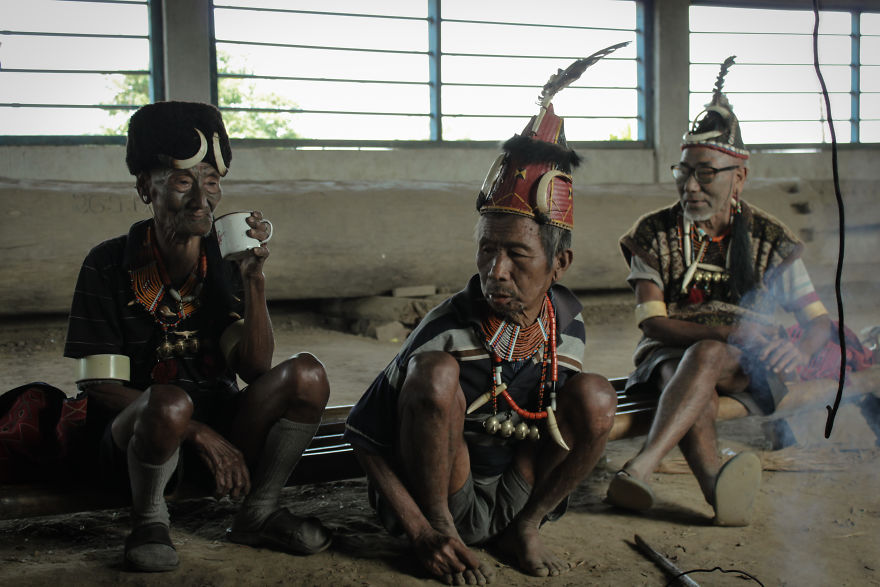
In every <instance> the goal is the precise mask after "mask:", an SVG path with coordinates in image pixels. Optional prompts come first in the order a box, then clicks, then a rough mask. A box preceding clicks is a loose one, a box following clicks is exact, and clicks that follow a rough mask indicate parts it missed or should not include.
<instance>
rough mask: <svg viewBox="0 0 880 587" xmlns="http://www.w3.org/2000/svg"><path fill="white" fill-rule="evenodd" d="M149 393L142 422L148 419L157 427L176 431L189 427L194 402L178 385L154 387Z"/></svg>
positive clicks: (142, 414)
mask: <svg viewBox="0 0 880 587" xmlns="http://www.w3.org/2000/svg"><path fill="white" fill-rule="evenodd" d="M147 392H148V393H149V394H150V395H149V398H148V399H147V405H146V407H145V408H144V411H143V412H141V418H139V419H140V420H142V419H144V418H148V419H149V420H150V421H151V422H153V423H155V424H157V425H160V426H162V427H165V428H172V429H176V430H179V429H181V428H184V429H185V428H186V426H187V425H189V420H190V418H192V413H193V402H192V399H191V398H190V397H189V395H188V394H187V393H186V392H185V391H183V389H181V388H179V387H177V386H176V385H152V386H150V388H149V389H148V390H147Z"/></svg>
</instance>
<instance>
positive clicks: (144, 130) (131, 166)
mask: <svg viewBox="0 0 880 587" xmlns="http://www.w3.org/2000/svg"><path fill="white" fill-rule="evenodd" d="M218 151H219V152H218ZM202 161H205V162H207V163H210V164H211V165H213V166H214V167H215V168H216V169H217V171H219V172H220V175H226V171H227V169H228V168H229V164H230V163H231V162H232V148H231V147H230V145H229V136H228V135H227V134H226V127H225V126H224V125H223V117H222V116H221V114H220V111H219V110H218V109H217V108H215V107H214V106H211V105H210V104H202V103H199V102H156V103H155V104H148V105H146V106H144V107H142V108H140V109H139V110H138V111H137V112H135V113H134V114H133V115H132V116H131V119H130V120H129V122H128V141H127V143H126V155H125V162H126V164H127V165H128V170H129V172H131V174H132V175H138V174H139V173H141V172H145V171H150V170H152V169H156V168H159V167H177V168H180V167H181V166H185V167H192V166H193V165H197V164H198V163H200V162H202Z"/></svg>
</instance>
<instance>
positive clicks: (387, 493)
mask: <svg viewBox="0 0 880 587" xmlns="http://www.w3.org/2000/svg"><path fill="white" fill-rule="evenodd" d="M354 454H355V456H356V457H357V460H358V462H359V463H360V465H361V467H363V469H364V471H365V472H366V473H367V477H368V478H369V479H370V480H371V481H372V482H373V483H374V484H375V485H376V488H377V489H378V490H379V493H381V494H382V497H383V498H384V499H385V501H387V502H388V505H390V506H391V509H392V510H393V511H394V513H395V515H397V518H398V519H399V520H400V523H401V524H402V526H403V530H404V532H406V535H407V536H408V537H409V539H410V540H415V539H416V537H418V536H420V535H422V534H423V533H425V532H426V531H428V530H430V529H431V524H430V523H429V522H428V519H427V518H425V515H424V514H423V513H422V510H421V508H420V507H419V504H417V503H416V501H415V500H414V499H413V497H412V495H411V494H410V492H409V490H407V488H406V487H405V486H404V485H403V482H402V481H401V480H400V477H398V476H397V473H395V472H394V470H393V469H392V468H391V465H390V464H389V463H388V461H387V459H385V458H384V457H381V456H379V455H377V454H373V453H370V452H367V451H365V450H363V449H361V448H358V447H355V449H354Z"/></svg>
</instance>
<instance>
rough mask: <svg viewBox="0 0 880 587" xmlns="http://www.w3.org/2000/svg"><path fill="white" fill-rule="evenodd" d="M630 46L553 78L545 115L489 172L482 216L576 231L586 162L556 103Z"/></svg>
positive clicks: (480, 202) (508, 145) (543, 99)
mask: <svg viewBox="0 0 880 587" xmlns="http://www.w3.org/2000/svg"><path fill="white" fill-rule="evenodd" d="M628 44H629V42H626V43H618V44H617V45H612V46H611V47H606V48H605V49H602V50H601V51H598V52H596V53H594V54H592V55H590V56H589V57H586V58H584V59H579V60H577V61H575V62H574V63H572V64H571V65H570V66H568V67H567V68H566V69H565V70H562V69H560V70H557V72H556V73H555V74H553V75H552V76H550V79H549V80H548V81H547V83H546V84H544V88H543V89H542V91H541V96H540V97H539V99H540V106H541V109H540V111H539V112H538V114H537V115H535V116H533V117H532V118H531V120H529V123H528V125H526V127H525V129H523V132H522V134H521V135H514V136H513V138H511V139H510V140H508V141H507V142H505V143H504V145H503V147H502V148H503V150H504V151H503V152H502V153H501V154H500V155H498V157H497V158H496V159H495V162H494V163H493V164H492V167H491V168H490V169H489V173H488V174H487V175H486V179H485V181H483V187H482V189H481V190H480V194H479V195H478V196H477V210H479V212H480V214H485V213H487V212H502V213H507V214H519V215H521V216H527V217H529V218H533V219H534V220H535V221H536V222H538V223H539V224H547V223H549V224H552V225H554V226H558V227H560V228H564V229H566V230H571V229H572V228H573V227H574V205H573V204H574V201H573V199H572V192H571V189H572V180H571V175H570V174H571V170H572V169H573V168H575V167H577V166H578V164H579V163H580V161H581V158H580V156H579V155H578V154H577V153H575V152H574V151H572V150H571V149H569V148H568V144H567V143H566V141H565V131H564V130H563V119H562V118H561V117H559V116H556V114H555V113H554V112H553V105H552V104H551V103H550V101H551V100H552V99H553V96H555V95H556V94H557V93H558V92H559V91H560V90H562V89H563V88H565V87H567V86H568V85H570V84H571V83H572V82H574V81H575V80H577V79H578V78H579V77H580V76H581V74H582V73H583V72H584V71H585V70H586V69H587V68H588V67H589V66H591V65H593V64H594V63H596V62H597V61H599V59H601V58H603V57H605V56H606V55H608V54H609V53H611V52H613V51H616V50H617V49H619V48H620V47H624V46H626V45H628Z"/></svg>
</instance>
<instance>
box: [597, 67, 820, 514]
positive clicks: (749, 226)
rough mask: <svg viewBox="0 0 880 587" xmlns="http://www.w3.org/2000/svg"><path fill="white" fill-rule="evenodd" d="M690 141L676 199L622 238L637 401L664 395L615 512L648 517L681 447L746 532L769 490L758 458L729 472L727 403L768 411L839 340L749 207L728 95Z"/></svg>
mask: <svg viewBox="0 0 880 587" xmlns="http://www.w3.org/2000/svg"><path fill="white" fill-rule="evenodd" d="M732 63H733V58H729V59H728V60H727V61H725V63H724V65H722V67H721V73H720V74H719V76H718V80H717V82H716V84H715V90H714V94H713V97H712V101H711V103H710V104H708V105H707V107H706V110H704V112H703V113H701V115H699V116H698V117H697V119H696V120H695V122H694V124H693V126H692V128H691V130H690V132H688V133H687V134H685V136H684V142H683V144H682V153H681V160H680V161H679V163H678V164H676V165H673V166H672V176H673V178H674V179H675V185H676V188H677V190H678V195H679V201H678V202H676V203H675V204H674V205H672V206H670V207H668V208H664V209H661V210H658V211H655V212H652V213H650V214H647V215H645V216H643V217H642V218H640V219H639V220H638V221H637V222H636V224H635V226H634V227H633V228H632V229H631V230H630V231H629V232H627V233H626V234H625V235H624V236H623V237H622V238H621V241H620V244H621V248H622V250H623V254H624V257H625V258H626V261H627V263H628V264H629V267H630V274H629V277H628V281H629V283H630V285H631V286H632V287H633V289H634V291H635V294H636V304H637V306H636V321H637V323H638V326H639V328H640V329H641V330H642V332H643V334H644V336H643V337H642V340H641V341H640V342H639V345H638V347H637V348H636V352H635V355H634V361H635V365H636V370H635V371H634V372H633V373H632V375H630V377H629V380H628V381H627V390H628V392H631V393H641V392H646V393H659V394H660V398H659V402H658V407H657V413H656V416H655V418H654V421H653V423H652V426H651V429H650V431H649V433H648V436H647V439H646V442H645V445H644V446H643V448H642V449H641V450H640V451H639V453H638V454H637V455H636V456H635V457H634V458H632V459H631V460H629V461H628V462H627V463H626V464H625V465H624V467H623V469H621V470H620V471H619V472H618V473H617V474H616V475H615V477H614V478H613V479H612V482H611V484H610V485H609V488H608V499H607V500H608V502H609V503H611V504H613V505H616V506H619V507H623V508H627V509H631V510H646V509H648V508H650V507H651V506H652V505H653V503H654V494H653V492H652V490H651V488H650V487H649V486H648V484H647V483H646V479H647V478H648V477H649V475H651V474H652V473H653V472H654V471H655V470H656V468H657V467H658V465H659V464H660V460H661V459H662V458H663V457H664V456H665V455H666V454H667V453H668V452H669V451H670V450H671V449H672V448H673V447H674V446H675V445H676V444H678V445H679V447H680V448H681V450H682V453H683V454H684V456H685V459H686V460H687V462H688V465H689V466H690V468H691V470H692V471H693V473H694V475H695V476H696V478H697V481H698V482H699V484H700V488H701V490H702V492H703V495H704V496H705V498H706V501H708V502H709V503H710V504H711V505H712V506H713V508H714V510H715V519H714V521H715V523H716V524H719V525H724V526H744V525H747V524H748V523H749V521H750V518H751V508H752V503H753V501H754V497H755V495H756V493H757V491H758V487H759V485H760V480H761V464H760V461H759V459H758V457H757V456H756V455H754V454H753V453H750V452H742V453H740V454H737V455H736V456H734V457H733V458H732V459H730V460H729V461H727V463H725V464H724V466H722V465H721V460H720V458H719V454H718V450H717V446H716V434H715V415H716V412H717V406H718V394H719V393H720V394H725V395H730V396H732V397H734V398H735V399H737V400H739V401H740V402H742V403H743V404H744V405H745V406H746V407H747V408H748V409H749V411H750V413H759V414H761V413H765V414H766V413H769V412H772V411H773V410H774V408H775V406H776V405H777V404H778V403H779V401H780V399H781V398H782V396H783V395H784V394H785V392H786V388H785V383H784V381H786V380H791V379H792V377H794V376H796V372H797V369H798V367H800V366H803V365H805V364H806V363H807V362H809V360H810V358H811V356H812V355H813V354H814V353H816V352H817V351H819V350H820V349H821V348H822V347H823V346H824V344H825V343H826V342H827V340H828V339H829V337H830V334H831V323H830V320H829V317H828V313H827V311H826V310H825V307H824V306H823V305H822V302H821V301H819V298H818V296H817V295H816V292H815V290H814V288H813V285H812V283H811V281H810V277H809V275H808V274H807V271H806V269H805V267H804V264H803V261H801V259H800V254H801V251H802V249H803V245H802V243H800V242H799V241H798V239H797V238H796V237H795V236H794V235H793V234H792V233H791V231H790V230H789V229H788V228H786V227H785V226H783V225H782V224H781V223H780V222H779V221H778V220H776V219H775V218H773V217H772V216H770V215H769V214H767V213H765V212H763V211H761V210H759V209H758V208H756V207H754V206H750V205H748V204H746V202H744V201H742V199H741V196H742V192H743V187H744V185H745V182H746V178H747V176H748V167H747V161H748V157H749V153H748V151H747V150H746V149H745V147H744V145H743V141H742V137H741V135H740V132H739V122H738V120H737V118H736V116H735V115H734V114H733V111H732V108H731V106H730V104H729V103H728V101H727V98H726V96H725V95H724V94H723V93H721V89H722V86H723V81H724V75H725V73H726V72H727V68H728V67H729V66H730V65H731V64H732ZM777 304H779V305H781V306H782V307H783V308H784V309H785V310H787V311H789V312H794V314H795V316H796V317H797V320H798V322H799V324H800V326H801V328H802V335H801V336H800V338H799V339H798V340H797V341H793V340H790V339H789V337H788V336H786V333H785V331H784V330H783V329H781V328H780V326H779V325H778V324H776V323H775V322H774V321H773V319H772V318H773V312H774V310H775V308H776V305H777Z"/></svg>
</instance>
